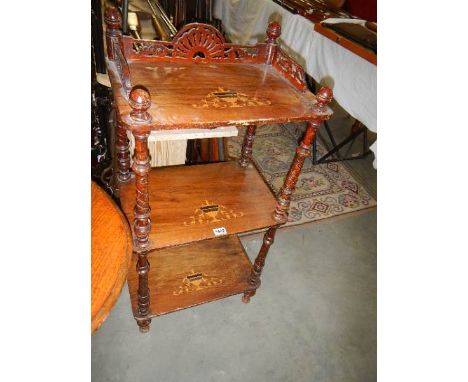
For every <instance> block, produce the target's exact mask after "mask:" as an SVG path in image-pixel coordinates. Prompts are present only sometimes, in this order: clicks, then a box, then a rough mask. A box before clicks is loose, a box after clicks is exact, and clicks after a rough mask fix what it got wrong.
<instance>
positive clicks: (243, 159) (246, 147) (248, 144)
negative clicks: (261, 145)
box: [239, 125, 256, 167]
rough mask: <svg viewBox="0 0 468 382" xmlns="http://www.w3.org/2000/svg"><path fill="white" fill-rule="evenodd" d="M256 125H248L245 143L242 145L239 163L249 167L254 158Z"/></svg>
mask: <svg viewBox="0 0 468 382" xmlns="http://www.w3.org/2000/svg"><path fill="white" fill-rule="evenodd" d="M255 130H256V126H255V125H248V126H247V130H246V132H245V135H244V143H243V145H242V150H241V156H240V158H239V165H240V166H242V167H247V165H248V164H249V163H250V162H251V160H252V145H253V141H254V138H255Z"/></svg>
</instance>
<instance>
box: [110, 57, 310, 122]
mask: <svg viewBox="0 0 468 382" xmlns="http://www.w3.org/2000/svg"><path fill="white" fill-rule="evenodd" d="M129 67H130V78H131V82H132V84H144V85H145V87H146V88H147V89H148V91H149V93H150V95H151V107H150V108H149V109H148V113H149V114H150V115H151V118H152V121H151V127H152V128H154V129H181V128H201V127H203V128H209V127H218V126H227V125H244V124H248V123H255V124H257V125H262V124H267V123H286V122H292V121H304V120H308V119H311V118H313V117H314V115H315V113H314V108H313V106H314V104H315V103H316V100H315V96H314V95H313V94H312V93H310V92H301V91H298V90H297V89H296V88H295V87H294V86H292V85H291V84H290V83H288V81H287V80H286V79H285V78H284V77H282V76H281V75H280V74H279V73H278V72H277V71H276V70H275V69H274V68H273V67H272V66H270V65H266V64H230V63H223V64H217V63H195V64H192V63H187V62H161V61H155V62H147V61H133V62H132V61H130V62H129ZM109 75H110V76H111V82H112V84H113V90H114V94H115V99H116V102H117V107H118V108H119V111H120V113H121V114H127V113H130V112H131V107H130V105H129V104H128V101H127V100H126V98H125V95H124V94H123V92H122V91H121V85H120V83H118V82H117V81H116V75H115V72H114V73H113V72H112V71H109Z"/></svg>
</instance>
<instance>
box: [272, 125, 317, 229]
mask: <svg viewBox="0 0 468 382" xmlns="http://www.w3.org/2000/svg"><path fill="white" fill-rule="evenodd" d="M319 127H320V120H312V121H310V122H307V130H306V132H305V134H304V137H303V138H302V141H301V143H300V144H299V146H297V148H296V155H295V156H294V160H293V162H292V164H291V167H290V168H289V171H288V175H287V176H286V179H285V180H284V183H283V187H282V188H281V191H280V193H279V196H278V203H277V204H276V210H275V214H274V217H275V219H276V220H278V221H281V222H284V221H285V220H287V217H288V210H289V205H290V204H291V195H292V193H293V191H294V189H295V188H296V183H297V180H298V179H299V175H300V173H301V170H302V166H303V165H304V160H305V158H307V157H308V156H309V155H310V146H311V144H312V141H313V140H314V138H315V133H316V131H317V129H318V128H319Z"/></svg>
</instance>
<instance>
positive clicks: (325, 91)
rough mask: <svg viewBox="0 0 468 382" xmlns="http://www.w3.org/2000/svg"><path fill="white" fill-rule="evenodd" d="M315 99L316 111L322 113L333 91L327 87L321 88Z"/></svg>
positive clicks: (330, 99) (331, 97)
mask: <svg viewBox="0 0 468 382" xmlns="http://www.w3.org/2000/svg"><path fill="white" fill-rule="evenodd" d="M315 97H316V98H317V104H316V105H315V107H316V109H317V110H318V111H324V110H325V109H326V107H327V105H328V104H329V103H330V102H331V101H332V99H333V91H332V90H331V89H330V88H329V87H328V86H323V87H322V88H321V89H320V90H319V91H318V93H317V95H316V96H315Z"/></svg>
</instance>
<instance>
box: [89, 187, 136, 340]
mask: <svg viewBox="0 0 468 382" xmlns="http://www.w3.org/2000/svg"><path fill="white" fill-rule="evenodd" d="M131 256H132V236H131V231H130V227H129V225H128V223H127V220H126V218H125V216H124V215H123V214H122V212H121V211H120V209H119V207H118V206H117V205H116V204H115V203H114V201H113V200H112V199H111V198H110V196H109V195H107V194H106V193H105V192H104V190H103V189H101V188H100V187H99V186H98V185H97V184H96V183H94V182H91V334H92V333H94V331H95V330H96V329H97V328H99V326H100V325H101V324H102V322H103V321H104V320H105V319H106V317H107V316H108V314H109V312H110V310H111V309H112V307H113V306H114V304H115V302H116V301H117V298H118V297H119V295H120V292H121V290H122V287H123V285H124V283H125V280H126V278H127V272H128V267H129V265H130V260H131Z"/></svg>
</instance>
